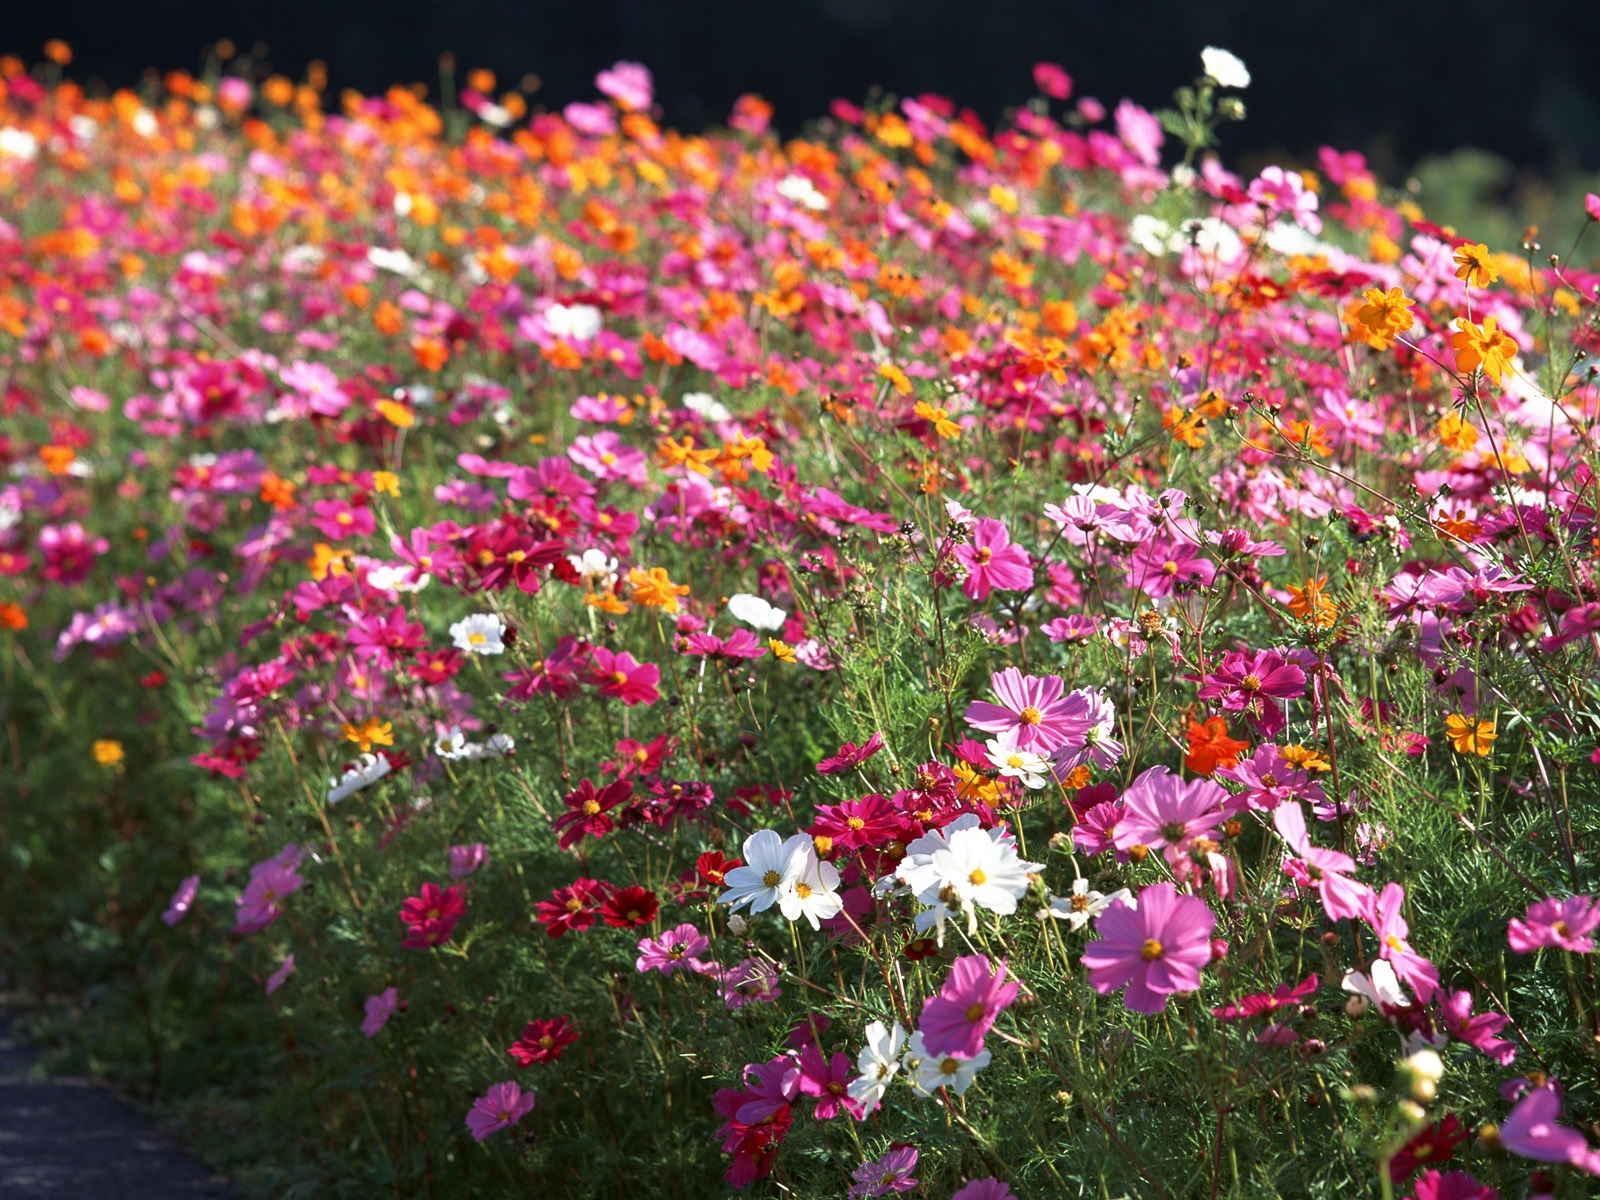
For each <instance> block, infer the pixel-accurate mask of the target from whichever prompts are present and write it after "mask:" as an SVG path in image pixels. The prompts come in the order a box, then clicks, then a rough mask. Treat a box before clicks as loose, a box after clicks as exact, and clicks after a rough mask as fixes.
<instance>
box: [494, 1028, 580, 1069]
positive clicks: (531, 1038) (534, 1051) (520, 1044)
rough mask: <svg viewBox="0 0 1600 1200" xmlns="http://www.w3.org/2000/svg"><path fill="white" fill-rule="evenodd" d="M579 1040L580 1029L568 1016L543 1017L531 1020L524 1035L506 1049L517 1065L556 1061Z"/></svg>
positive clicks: (523, 1032)
mask: <svg viewBox="0 0 1600 1200" xmlns="http://www.w3.org/2000/svg"><path fill="white" fill-rule="evenodd" d="M577 1040H578V1030H577V1028H576V1027H575V1026H574V1025H573V1024H572V1022H571V1021H569V1020H567V1018H566V1017H542V1018H540V1019H539V1020H537V1021H529V1022H528V1026H527V1028H526V1029H524V1030H523V1031H522V1036H521V1037H519V1038H518V1039H517V1040H516V1041H515V1042H513V1043H512V1044H511V1045H510V1046H509V1047H508V1048H507V1050H506V1053H508V1054H510V1055H511V1057H512V1058H514V1059H516V1060H517V1066H519V1067H527V1066H531V1065H532V1064H533V1063H536V1062H555V1061H556V1059H558V1058H560V1057H561V1052H562V1051H563V1050H565V1049H566V1048H567V1047H568V1046H570V1045H572V1043H573V1042H575V1041H577Z"/></svg>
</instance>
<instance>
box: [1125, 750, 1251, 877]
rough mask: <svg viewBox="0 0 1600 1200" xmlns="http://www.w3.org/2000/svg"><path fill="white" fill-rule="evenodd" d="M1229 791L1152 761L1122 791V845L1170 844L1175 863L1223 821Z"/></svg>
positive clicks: (1168, 850)
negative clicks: (1181, 776)
mask: <svg viewBox="0 0 1600 1200" xmlns="http://www.w3.org/2000/svg"><path fill="white" fill-rule="evenodd" d="M1227 795H1228V793H1227V792H1225V791H1223V790H1222V788H1221V787H1220V786H1218V785H1217V784H1215V783H1212V782H1211V781H1210V780H1209V779H1187V780H1186V779H1180V778H1179V777H1178V776H1176V775H1174V774H1172V773H1171V772H1170V771H1168V770H1167V768H1166V767H1151V768H1150V769H1149V770H1147V771H1144V772H1142V773H1141V774H1140V775H1139V776H1138V777H1137V778H1136V779H1135V780H1134V781H1133V782H1132V783H1130V784H1129V785H1128V790H1127V791H1125V792H1123V793H1122V809H1123V815H1122V819H1121V820H1120V821H1118V822H1117V837H1116V844H1117V849H1119V850H1129V849H1131V848H1132V847H1134V846H1144V847H1146V848H1147V849H1150V850H1159V849H1161V848H1162V847H1166V858H1167V862H1168V863H1175V862H1177V861H1178V860H1179V859H1180V858H1182V857H1184V855H1185V854H1186V853H1187V851H1188V849H1189V847H1190V845H1191V844H1192V843H1193V842H1194V841H1195V839H1197V838H1203V837H1204V838H1209V837H1210V835H1211V834H1212V832H1213V831H1214V830H1215V829H1216V828H1217V826H1218V825H1220V824H1222V802H1223V801H1224V800H1225V799H1227ZM1213 840H1215V839H1213Z"/></svg>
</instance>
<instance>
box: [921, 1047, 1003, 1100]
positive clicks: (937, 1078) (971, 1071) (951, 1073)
mask: <svg viewBox="0 0 1600 1200" xmlns="http://www.w3.org/2000/svg"><path fill="white" fill-rule="evenodd" d="M992 1057H993V1055H991V1054H990V1053H989V1052H988V1051H987V1050H980V1051H978V1053H977V1055H976V1056H975V1057H973V1058H957V1057H956V1056H955V1055H953V1054H947V1055H945V1056H944V1057H943V1058H940V1057H938V1056H937V1055H931V1054H929V1053H928V1051H927V1048H926V1047H925V1046H923V1044H922V1034H921V1033H914V1034H912V1035H911V1044H910V1045H909V1046H908V1047H906V1069H907V1070H908V1071H911V1072H912V1076H911V1083H912V1086H913V1087H915V1088H916V1090H917V1091H919V1092H922V1093H924V1094H926V1095H929V1096H931V1095H933V1093H934V1092H936V1091H938V1090H939V1089H940V1088H942V1087H947V1088H949V1089H950V1090H951V1091H953V1092H954V1093H955V1094H956V1095H958V1096H962V1095H965V1094H966V1091H967V1089H968V1088H969V1087H971V1086H972V1081H973V1080H974V1079H976V1078H977V1077H978V1072H979V1071H981V1070H983V1068H985V1067H987V1066H988V1065H989V1060H990V1059H991V1058H992ZM913 1063H914V1064H915V1066H913V1065H912V1064H913Z"/></svg>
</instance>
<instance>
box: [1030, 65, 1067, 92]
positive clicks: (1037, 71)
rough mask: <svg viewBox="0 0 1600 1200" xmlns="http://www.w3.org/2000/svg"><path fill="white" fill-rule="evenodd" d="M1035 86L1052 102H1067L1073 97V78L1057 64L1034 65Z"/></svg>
mask: <svg viewBox="0 0 1600 1200" xmlns="http://www.w3.org/2000/svg"><path fill="white" fill-rule="evenodd" d="M1033 86H1034V87H1036V88H1038V89H1039V91H1040V92H1041V93H1043V94H1044V95H1046V96H1049V97H1050V98H1051V99H1052V100H1065V99H1066V98H1067V97H1068V96H1070V95H1072V76H1070V75H1068V74H1067V73H1066V71H1064V70H1063V69H1062V68H1061V66H1060V65H1059V64H1057V63H1052V62H1042V63H1034V64H1033Z"/></svg>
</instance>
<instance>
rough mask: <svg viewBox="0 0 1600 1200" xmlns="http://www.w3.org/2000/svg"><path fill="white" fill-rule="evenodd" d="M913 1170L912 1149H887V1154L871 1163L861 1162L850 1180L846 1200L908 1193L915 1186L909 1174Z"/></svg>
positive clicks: (915, 1162)
mask: <svg viewBox="0 0 1600 1200" xmlns="http://www.w3.org/2000/svg"><path fill="white" fill-rule="evenodd" d="M916 1169H917V1148H916V1147H915V1146H899V1145H896V1146H891V1147H890V1148H889V1153H887V1154H885V1155H884V1156H883V1157H882V1158H880V1159H877V1160H876V1161H874V1162H865V1163H862V1164H861V1165H860V1166H859V1167H857V1168H856V1169H855V1173H854V1174H852V1175H851V1176H850V1177H851V1178H852V1179H854V1180H855V1182H854V1183H852V1184H851V1185H850V1191H849V1193H848V1195H849V1200H869V1198H870V1197H873V1196H887V1195H888V1194H889V1193H890V1192H909V1191H910V1190H911V1189H912V1188H914V1187H916V1186H917V1180H916V1179H914V1178H912V1175H911V1172H912V1171H914V1170H916Z"/></svg>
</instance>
